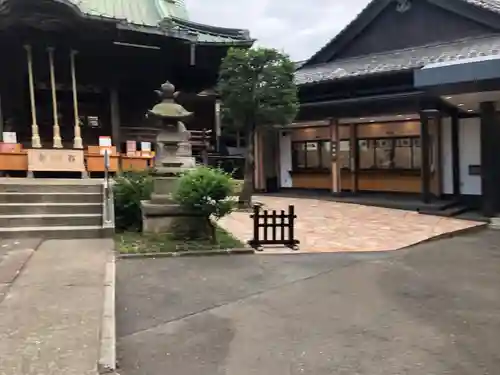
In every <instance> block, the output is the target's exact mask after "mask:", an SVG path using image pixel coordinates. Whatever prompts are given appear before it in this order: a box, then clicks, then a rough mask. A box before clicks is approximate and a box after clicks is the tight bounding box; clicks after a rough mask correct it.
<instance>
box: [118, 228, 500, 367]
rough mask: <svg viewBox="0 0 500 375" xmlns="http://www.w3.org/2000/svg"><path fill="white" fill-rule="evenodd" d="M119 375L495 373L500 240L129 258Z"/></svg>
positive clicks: (121, 300) (123, 269)
mask: <svg viewBox="0 0 500 375" xmlns="http://www.w3.org/2000/svg"><path fill="white" fill-rule="evenodd" d="M117 267H118V280H117V281H118V284H117V288H118V289H117V295H118V299H117V314H118V316H117V318H118V334H119V353H118V354H119V361H120V364H121V370H120V374H121V375H164V374H166V373H168V374H175V375H199V374H203V375H253V374H259V375H260V374H277V375H278V374H280V375H281V374H291V375H302V374H311V375H331V374H335V375H344V374H345V375H354V374H357V375H401V374H405V375H422V374H436V375H437V374H439V375H446V374H449V375H486V374H489V375H494V374H498V369H499V368H500V351H499V350H498V348H499V347H500V334H499V332H500V298H499V296H500V289H499V285H500V272H499V269H500V232H492V231H486V232H483V233H482V234H480V235H479V234H475V235H468V236H464V237H459V238H454V239H447V240H441V241H438V242H433V243H427V244H423V245H418V247H416V248H413V249H408V250H402V251H399V252H386V253H382V254H380V253H365V254H363V253H343V254H342V253H332V254H297V255H266V256H264V255H249V256H233V257H210V258H177V259H176V258H172V259H156V260H155V259H148V260H121V261H119V262H118V265H117Z"/></svg>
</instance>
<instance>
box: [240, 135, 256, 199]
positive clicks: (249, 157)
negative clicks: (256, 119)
mask: <svg viewBox="0 0 500 375" xmlns="http://www.w3.org/2000/svg"><path fill="white" fill-rule="evenodd" d="M254 138H255V137H254V132H253V131H249V132H248V134H247V154H246V158H245V174H244V181H243V188H242V189H241V193H240V196H239V199H238V203H239V205H240V207H243V208H248V207H251V205H252V194H253V190H254V186H253V176H254V170H255V161H254Z"/></svg>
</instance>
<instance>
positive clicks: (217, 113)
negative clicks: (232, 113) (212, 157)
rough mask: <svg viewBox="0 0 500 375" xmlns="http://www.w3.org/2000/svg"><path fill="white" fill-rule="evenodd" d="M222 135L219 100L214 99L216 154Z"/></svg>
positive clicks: (218, 150)
mask: <svg viewBox="0 0 500 375" xmlns="http://www.w3.org/2000/svg"><path fill="white" fill-rule="evenodd" d="M221 134H222V128H221V121H220V100H219V99H215V144H216V149H217V152H220V137H221Z"/></svg>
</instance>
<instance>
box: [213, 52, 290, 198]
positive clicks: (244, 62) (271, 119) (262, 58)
mask: <svg viewBox="0 0 500 375" xmlns="http://www.w3.org/2000/svg"><path fill="white" fill-rule="evenodd" d="M294 72H295V66H294V64H293V62H292V61H291V60H290V58H289V57H288V56H287V55H285V54H282V53H280V52H278V51H276V50H274V49H268V48H255V49H249V50H247V49H238V48H231V49H230V50H229V51H228V53H227V56H226V57H225V58H224V60H223V62H222V65H221V69H220V73H219V82H218V92H219V93H220V95H221V99H222V116H223V120H224V121H225V122H227V123H229V124H231V126H234V127H236V128H239V129H241V130H242V131H243V132H244V133H245V134H246V136H247V154H246V160H245V177H244V183H243V188H242V190H241V193H240V197H239V200H240V203H241V204H244V205H247V206H248V205H250V204H251V199H252V193H253V175H254V169H255V162H254V154H253V153H254V134H255V131H256V130H258V129H270V128H271V126H273V125H287V124H289V123H291V122H292V121H293V120H294V119H295V116H296V114H297V110H298V99H297V88H296V86H295V83H294Z"/></svg>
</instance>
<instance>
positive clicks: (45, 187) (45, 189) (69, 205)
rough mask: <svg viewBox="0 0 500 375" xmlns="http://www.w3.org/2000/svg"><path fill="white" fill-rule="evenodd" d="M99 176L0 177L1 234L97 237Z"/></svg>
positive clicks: (105, 232) (106, 227) (100, 226)
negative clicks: (97, 177)
mask: <svg viewBox="0 0 500 375" xmlns="http://www.w3.org/2000/svg"><path fill="white" fill-rule="evenodd" d="M103 202H104V196H103V181H102V180H60V179H10V178H6V179H0V238H29V237H43V238H100V237H107V236H110V235H112V234H113V232H114V228H113V224H112V223H109V222H107V221H106V220H104V218H103V215H104V213H103V206H104V203H103Z"/></svg>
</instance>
